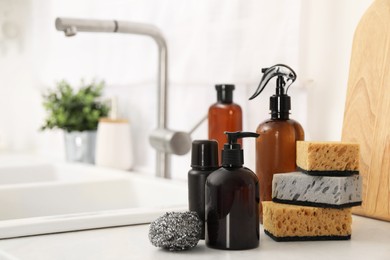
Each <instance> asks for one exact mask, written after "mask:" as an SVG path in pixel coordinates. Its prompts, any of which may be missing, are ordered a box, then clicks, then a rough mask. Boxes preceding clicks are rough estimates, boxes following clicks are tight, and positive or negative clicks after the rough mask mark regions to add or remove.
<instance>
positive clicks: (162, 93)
mask: <svg viewBox="0 0 390 260" xmlns="http://www.w3.org/2000/svg"><path fill="white" fill-rule="evenodd" d="M55 26H56V29H57V30H58V31H63V32H64V33H65V35H66V36H74V35H76V34H77V33H78V32H99V33H124V34H137V35H145V36H149V37H151V38H152V39H153V40H154V41H155V42H156V43H157V46H158V60H159V62H158V86H157V89H158V93H157V99H158V100H157V129H166V128H167V92H168V84H167V82H168V50H167V44H166V41H165V38H164V36H163V35H162V33H161V31H160V30H159V29H158V28H157V27H155V26H153V25H150V24H143V23H134V22H127V21H116V20H95V19H74V18H62V17H59V18H57V19H56V21H55ZM168 173H169V155H168V154H167V153H166V152H161V151H157V161H156V175H157V176H158V177H164V178H168V177H169V176H168Z"/></svg>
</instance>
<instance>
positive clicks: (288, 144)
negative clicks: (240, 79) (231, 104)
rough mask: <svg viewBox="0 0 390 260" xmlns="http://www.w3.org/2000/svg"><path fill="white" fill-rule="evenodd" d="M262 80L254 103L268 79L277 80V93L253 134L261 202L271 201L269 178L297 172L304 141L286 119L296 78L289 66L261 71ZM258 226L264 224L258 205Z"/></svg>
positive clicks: (293, 123) (297, 127)
mask: <svg viewBox="0 0 390 260" xmlns="http://www.w3.org/2000/svg"><path fill="white" fill-rule="evenodd" d="M263 73H264V75H263V78H262V79H261V82H260V85H259V87H258V89H257V91H256V93H255V94H254V95H253V96H252V97H251V98H250V99H253V98H255V97H256V96H257V95H259V94H260V93H261V91H262V90H263V89H264V88H265V86H266V85H267V83H268V82H269V81H270V79H271V78H273V77H277V81H276V93H275V95H273V96H271V97H270V110H271V118H270V119H269V120H266V121H264V122H262V123H261V124H260V125H259V126H258V127H257V130H256V132H257V133H258V134H260V135H261V137H260V138H258V139H257V140H256V175H257V177H258V178H259V183H260V202H262V201H269V200H272V178H273V175H274V174H275V173H286V172H293V171H295V170H296V167H297V166H296V141H298V140H304V131H303V128H302V126H301V125H300V124H299V123H298V122H297V121H295V120H292V119H290V118H289V115H290V109H291V99H290V96H288V95H287V90H288V87H289V86H290V85H291V84H292V83H293V82H294V81H295V79H296V74H295V72H294V71H293V70H292V69H291V68H290V67H288V66H286V65H282V64H278V65H275V66H273V67H270V68H266V69H263ZM259 209H260V222H261V223H263V218H262V206H261V203H260V207H259Z"/></svg>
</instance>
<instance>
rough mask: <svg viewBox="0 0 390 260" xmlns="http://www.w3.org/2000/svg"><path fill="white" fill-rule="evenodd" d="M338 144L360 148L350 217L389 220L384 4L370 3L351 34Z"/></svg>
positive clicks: (389, 66)
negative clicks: (355, 203)
mask: <svg viewBox="0 0 390 260" xmlns="http://www.w3.org/2000/svg"><path fill="white" fill-rule="evenodd" d="M342 140H343V141H349V142H358V143H360V152H361V157H360V174H361V175H362V177H363V205H362V206H361V207H356V208H355V209H354V213H355V214H358V215H363V216H368V217H373V218H378V219H383V220H387V221H390V0H376V1H375V2H374V3H373V4H372V5H371V6H370V8H369V9H368V10H367V11H366V13H365V14H364V16H363V17H362V19H361V20H360V23H359V25H358V27H357V29H356V31H355V35H354V40H353V46H352V56H351V64H350V71H349V80H348V92H347V100H346V106H345V112H344V124H343V132H342Z"/></svg>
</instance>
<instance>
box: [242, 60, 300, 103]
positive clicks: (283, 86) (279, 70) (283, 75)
mask: <svg viewBox="0 0 390 260" xmlns="http://www.w3.org/2000/svg"><path fill="white" fill-rule="evenodd" d="M261 72H262V73H263V77H262V78H261V81H260V84H259V86H258V87H257V89H256V92H255V93H254V94H253V95H252V96H251V97H250V98H249V100H252V99H254V98H255V97H257V96H258V95H259V94H260V93H261V92H262V91H263V90H264V88H265V86H266V85H267V84H268V82H269V81H270V80H271V79H272V78H273V77H278V78H277V82H276V89H277V90H276V92H277V93H276V94H278V92H280V93H279V95H287V91H288V88H289V87H290V85H291V84H292V83H293V82H294V81H295V80H296V79H297V74H296V73H295V71H293V69H292V68H290V67H289V66H287V65H284V64H277V65H274V66H272V67H269V68H263V69H261ZM285 80H286V81H285Z"/></svg>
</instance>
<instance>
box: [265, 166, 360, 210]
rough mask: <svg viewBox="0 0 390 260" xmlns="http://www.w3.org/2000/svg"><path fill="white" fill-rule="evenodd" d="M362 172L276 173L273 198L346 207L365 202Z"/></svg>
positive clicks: (315, 205) (296, 203) (283, 201)
mask: <svg viewBox="0 0 390 260" xmlns="http://www.w3.org/2000/svg"><path fill="white" fill-rule="evenodd" d="M361 186H362V184H361V179H360V176H359V175H352V176H345V177H329V176H310V175H306V174H302V173H300V172H291V173H280V174H274V176H273V180H272V200H273V201H274V202H279V203H287V204H294V205H304V206H314V207H325V208H345V207H353V206H358V205H361V204H362V197H361Z"/></svg>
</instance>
